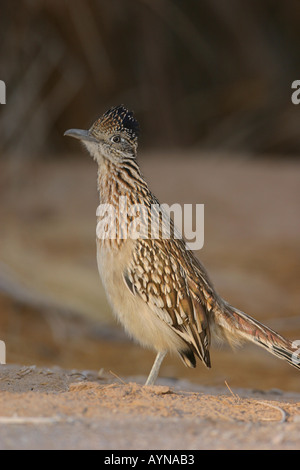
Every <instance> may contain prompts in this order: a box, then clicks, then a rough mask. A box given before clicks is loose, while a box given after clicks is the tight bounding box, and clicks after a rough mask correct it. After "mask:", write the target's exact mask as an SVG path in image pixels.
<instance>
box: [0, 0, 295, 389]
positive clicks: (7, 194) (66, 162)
mask: <svg viewBox="0 0 300 470" xmlns="http://www.w3.org/2000/svg"><path fill="white" fill-rule="evenodd" d="M0 11H1V15H0V38H1V40H0V80H3V81H4V82H5V83H6V104H5V105H4V104H3V105H2V104H1V105H0V201H1V202H0V339H1V340H3V341H5V342H6V346H7V361H8V362H10V363H12V362H14V363H19V364H38V365H46V366H48V365H53V364H56V365H59V366H62V367H67V368H71V369H72V368H79V369H80V368H81V369H100V368H102V367H103V368H105V369H106V370H112V371H113V372H114V373H115V374H118V375H119V376H127V375H134V374H136V375H146V374H147V373H148V371H149V369H150V367H151V363H152V361H153V357H154V355H153V353H152V352H149V351H144V350H142V349H141V348H140V347H138V346H135V345H134V344H133V343H132V342H130V341H128V340H127V339H126V338H125V336H124V334H123V332H122V330H121V329H120V328H119V327H118V326H117V325H116V323H115V321H114V320H113V318H112V315H111V311H110V307H109V306H108V304H107V302H106V299H105V294H104V292H103V289H102V286H101V283H100V280H99V277H98V272H97V266H96V257H95V211H96V207H97V202H98V196H97V192H96V167H95V164H94V162H92V161H91V160H90V158H89V157H88V156H87V154H86V152H85V151H83V150H82V149H81V148H80V146H79V145H78V142H73V141H71V139H65V138H63V133H64V131H65V130H66V129H69V128H73V127H78V128H88V127H90V125H91V124H92V122H93V121H94V120H95V119H96V118H97V117H99V115H101V114H102V113H103V112H104V111H106V109H108V108H109V107H111V106H114V105H117V104H120V103H122V104H124V105H125V106H127V107H128V108H130V109H132V110H134V111H135V115H136V117H137V118H138V120H139V122H140V126H141V129H142V132H141V137H140V144H139V161H140V164H141V166H142V170H143V173H144V174H145V176H146V177H147V179H148V181H149V182H150V187H151V188H152V189H153V191H154V192H155V193H156V195H157V196H158V197H159V199H160V200H161V202H167V203H170V204H171V203H174V202H179V203H182V204H183V203H204V204H205V244H204V248H203V249H202V250H201V252H200V253H198V255H199V257H200V258H201V260H202V261H203V262H204V264H205V266H206V268H207V270H208V271H209V272H210V275H211V278H212V279H213V280H214V283H215V286H216V287H217V289H218V290H219V292H220V293H221V295H223V296H224V297H225V298H226V299H227V300H228V301H230V302H231V303H233V304H234V305H235V306H236V307H238V308H240V309H242V310H245V311H246V312H247V313H249V314H251V315H253V316H255V317H256V318H257V319H259V320H261V321H263V322H266V323H267V324H268V325H269V326H270V327H273V328H274V329H277V330H279V331H280V332H281V333H282V334H286V335H287V336H289V337H291V338H293V339H297V338H298V339H300V316H299V306H300V289H299V280H300V240H299V236H300V221H299V220H300V218H299V200H300V166H299V165H300V162H299V155H300V132H299V129H300V106H299V107H298V106H297V105H294V104H293V103H292V101H291V95H292V92H293V90H292V88H291V86H292V82H293V81H294V80H297V79H298V80H300V62H299V49H300V28H299V24H300V4H299V1H298V0H287V1H286V2H277V1H276V0H242V1H241V0H227V1H226V2H221V1H217V0H185V1H184V2H183V1H180V0H110V1H109V2H108V1H105V0H72V1H71V0H65V1H62V0H60V1H57V0H51V1H50V0H20V1H19V2H18V6H17V8H16V3H15V2H11V1H8V0H1V1H0ZM212 362H213V369H212V371H206V370H204V368H203V367H202V366H201V365H200V364H199V367H198V369H196V370H195V371H190V370H188V369H185V367H184V366H183V365H182V364H181V362H180V361H179V360H178V359H177V358H168V360H166V362H165V363H164V365H163V367H162V375H165V376H168V377H185V378H188V379H189V380H192V381H195V382H197V381H198V382H199V383H203V384H210V385H223V384H224V380H227V382H228V383H229V384H230V385H231V386H243V387H251V388H260V389H267V388H272V387H276V388H285V389H288V390H294V389H295V390H299V385H298V384H299V373H298V372H297V371H296V370H293V369H292V368H290V367H289V366H288V365H285V364H284V363H282V362H280V361H278V360H276V359H273V358H272V357H270V356H268V355H267V354H266V353H264V352H263V351H259V350H258V349H255V348H252V347H246V348H245V349H243V350H242V351H240V352H239V353H238V354H234V353H232V351H230V350H228V349H224V350H214V351H213V354H212Z"/></svg>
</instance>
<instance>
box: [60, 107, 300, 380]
mask: <svg viewBox="0 0 300 470" xmlns="http://www.w3.org/2000/svg"><path fill="white" fill-rule="evenodd" d="M66 135H70V136H72V137H76V138H78V139H80V140H82V142H83V143H84V144H85V146H86V147H87V149H88V150H89V152H90V153H91V155H92V156H93V157H94V159H95V160H96V161H97V163H98V189H99V195H100V203H101V204H102V207H103V205H107V207H110V208H113V213H114V219H109V220H108V221H107V219H106V214H103V213H102V214H101V215H98V226H97V259H98V267H99V273H100V276H101V278H102V282H103V285H104V287H105V290H106V293H107V295H108V298H109V300H110V303H111V305H112V308H113V311H114V312H115V314H116V316H117V318H118V319H119V320H120V322H121V323H122V324H123V325H124V327H125V329H126V330H127V332H128V333H129V334H130V335H131V336H133V337H134V338H135V339H136V340H137V341H139V342H140V343H141V344H142V345H144V346H146V347H150V348H152V349H154V350H155V351H156V352H157V358H156V361H155V363H154V366H153V368H152V371H151V372H150V375H149V377H148V380H147V382H146V383H147V384H151V383H154V382H155V379H156V377H157V374H158V371H159V367H160V364H161V362H162V360H163V358H164V356H165V354H166V352H177V353H178V354H179V355H180V357H181V358H182V360H183V361H184V363H185V364H186V365H187V366H189V367H195V366H196V359H195V356H196V357H198V358H199V359H200V360H201V361H202V362H204V364H205V365H206V366H207V367H210V366H211V361H210V354H209V349H210V344H211V337H216V338H221V339H226V340H227V341H229V342H230V343H231V344H233V345H234V344H238V343H240V342H242V341H243V340H250V341H252V342H254V343H256V344H258V345H260V346H262V347H264V348H265V349H267V350H268V351H269V352H271V353H272V354H275V355H276V356H278V357H280V358H282V359H285V360H286V361H287V362H289V363H290V364H291V365H293V366H295V367H297V368H300V367H299V362H300V358H299V355H298V354H297V353H296V348H294V347H293V345H292V343H291V342H290V341H289V340H286V339H285V338H283V337H281V336H280V335H278V334H277V333H276V332H275V331H273V330H271V329H269V328H267V327H265V326H264V325H262V324H261V323H259V322H258V321H256V320H254V319H252V318H251V317H249V316H248V315H246V314H245V313H243V312H240V311H239V310H237V309H235V308H234V307H232V306H230V305H229V304H228V303H227V302H225V301H224V300H223V299H222V298H221V297H220V296H219V295H218V294H217V293H216V291H215V289H214V287H213V285H212V282H211V281H210V279H209V276H208V274H207V273H206V271H205V269H204V267H203V266H202V264H201V263H200V261H199V260H198V259H197V258H196V257H195V256H194V254H193V253H192V252H191V251H189V250H188V249H187V247H186V244H185V241H184V240H183V239H182V238H177V233H176V232H175V230H176V229H175V228H174V227H173V224H172V222H171V231H170V234H169V236H168V238H165V237H164V236H163V234H164V233H165V231H164V230H165V229H168V227H166V224H167V222H168V218H165V217H163V212H161V211H160V206H159V203H158V201H157V199H156V198H155V196H154V195H153V194H152V193H151V191H150V189H149V187H148V185H147V182H146V181H145V179H144V178H143V176H142V174H141V171H140V168H139V165H138V163H137V160H136V151H137V145H138V124H137V121H136V120H135V118H134V117H133V114H132V113H131V112H129V111H128V110H127V109H125V108H124V107H123V106H117V107H115V108H112V109H110V110H108V111H107V112H106V113H105V114H104V115H103V116H102V117H100V118H99V119H98V120H97V121H96V122H95V123H94V124H93V126H92V127H91V129H90V130H89V131H80V130H76V129H71V130H70V131H67V132H66ZM137 204H139V205H141V206H142V208H143V210H142V209H140V212H141V211H142V212H143V218H142V219H141V218H140V219H139V221H140V225H139V231H138V235H139V236H138V237H137V238H125V235H126V233H127V232H128V227H129V226H130V224H133V223H134V221H135V216H137V213H135V214H134V213H132V212H130V208H131V207H133V205H137ZM104 207H106V206H104ZM153 207H155V208H156V209H155V210H156V212H155V211H154V214H155V216H156V217H155V218H154V219H153ZM124 214H126V215H125V216H124ZM138 215H141V214H138ZM113 222H115V223H113ZM153 224H157V225H156V227H155V228H156V229H157V228H158V232H157V231H156V232H155V233H156V234H158V236H157V237H156V238H153V237H151V235H152V234H153V232H151V228H152V226H153ZM175 234H176V236H175Z"/></svg>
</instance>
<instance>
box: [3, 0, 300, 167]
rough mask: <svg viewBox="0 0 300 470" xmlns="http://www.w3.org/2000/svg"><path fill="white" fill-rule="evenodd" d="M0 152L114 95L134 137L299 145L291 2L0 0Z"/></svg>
mask: <svg viewBox="0 0 300 470" xmlns="http://www.w3.org/2000/svg"><path fill="white" fill-rule="evenodd" d="M0 9H1V15H0V38H1V41H0V79H1V80H4V81H5V82H6V86H7V104H6V105H1V106H0V158H3V155H8V154H13V155H16V154H26V155H29V156H32V157H34V156H39V155H44V154H46V153H47V154H50V153H51V154H56V153H61V152H65V151H66V150H67V149H69V150H73V149H74V148H75V147H74V146H73V144H72V143H71V142H70V141H66V140H64V139H63V137H62V135H63V132H64V131H65V129H67V128H70V127H82V128H86V127H88V126H90V124H91V123H92V122H93V120H94V119H95V118H97V117H98V115H99V114H102V112H104V111H105V110H106V109H107V108H108V107H111V106H112V105H115V104H119V103H123V104H125V105H126V106H127V107H129V108H131V109H133V110H135V113H136V115H137V117H138V119H139V120H140V123H141V127H142V135H143V140H142V143H143V146H152V147H155V146H168V147H185V146H190V147H191V146H197V147H201V148H209V149H222V150H226V151H235V152H247V153H250V154H252V155H255V154H262V153H265V154H271V155H276V154H277V155H287V154H290V155H294V156H298V155H299V153H300V152H299V151H300V132H299V129H300V106H299V107H297V106H295V105H293V104H292V102H291V93H292V90H291V84H292V82H293V81H294V80H296V79H300V61H299V50H300V28H299V24H300V2H299V1H298V0H287V1H284V2H283V1H277V0H226V1H220V0H185V1H183V0H109V1H108V0H64V1H63V0H20V1H18V2H17V1H16V0H13V1H12V0H1V1H0Z"/></svg>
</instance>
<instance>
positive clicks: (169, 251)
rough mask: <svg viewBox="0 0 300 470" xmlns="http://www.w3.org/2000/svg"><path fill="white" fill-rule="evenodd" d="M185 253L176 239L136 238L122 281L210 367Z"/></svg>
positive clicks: (202, 312) (202, 314) (203, 319)
mask: <svg viewBox="0 0 300 470" xmlns="http://www.w3.org/2000/svg"><path fill="white" fill-rule="evenodd" d="M186 253H187V252H186V251H185V247H184V245H183V243H182V242H181V241H180V240H174V239H169V240H166V239H139V240H137V242H136V246H135V250H134V252H133V256H132V260H131V263H130V265H129V266H128V268H127V269H126V271H125V272H124V273H123V276H124V281H125V282H126V285H127V287H128V289H129V290H130V291H131V293H132V294H133V295H138V296H140V297H141V298H142V299H143V300H144V301H145V302H146V303H147V304H148V305H149V307H150V308H151V310H152V311H153V313H155V314H156V315H158V317H159V318H160V319H161V320H162V321H164V322H165V323H167V324H168V325H169V326H170V328H172V329H173V330H174V331H175V332H176V333H177V334H178V335H179V336H180V337H181V338H182V339H183V340H184V341H185V343H186V344H187V345H188V347H189V348H190V349H191V350H192V351H193V352H195V353H196V354H197V356H198V357H199V358H200V359H201V360H202V361H203V362H204V363H205V364H206V365H207V367H210V357H209V344H210V334H209V324H208V318H207V309H206V307H205V303H204V302H203V300H202V299H201V296H200V292H199V287H198V285H197V282H195V280H193V277H192V276H191V272H190V271H189V270H190V267H189V263H190V261H191V260H189V259H187V254H186ZM195 276H196V274H195Z"/></svg>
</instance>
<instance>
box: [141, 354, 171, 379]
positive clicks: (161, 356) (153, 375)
mask: <svg viewBox="0 0 300 470" xmlns="http://www.w3.org/2000/svg"><path fill="white" fill-rule="evenodd" d="M166 354H167V351H160V352H158V353H157V356H156V358H155V361H154V364H153V366H152V369H151V371H150V374H149V376H148V379H147V381H146V383H145V385H154V384H155V381H156V379H157V376H158V373H159V369H160V366H161V363H162V361H163V360H164V358H165V355H166Z"/></svg>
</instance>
